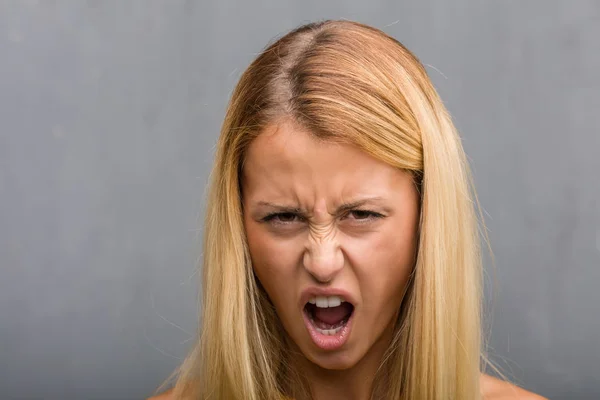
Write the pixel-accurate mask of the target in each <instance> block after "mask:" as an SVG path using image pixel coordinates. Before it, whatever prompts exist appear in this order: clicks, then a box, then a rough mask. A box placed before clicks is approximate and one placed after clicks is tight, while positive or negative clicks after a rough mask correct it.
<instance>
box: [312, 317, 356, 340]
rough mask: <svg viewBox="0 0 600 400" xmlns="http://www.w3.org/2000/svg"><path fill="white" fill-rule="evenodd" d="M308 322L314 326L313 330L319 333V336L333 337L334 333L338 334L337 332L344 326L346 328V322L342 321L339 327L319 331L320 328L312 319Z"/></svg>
mask: <svg viewBox="0 0 600 400" xmlns="http://www.w3.org/2000/svg"><path fill="white" fill-rule="evenodd" d="M310 322H312V325H313V326H314V328H315V330H316V331H317V332H319V333H320V334H321V335H327V336H333V335H335V334H336V333H338V332H339V331H341V330H342V328H343V327H344V326H346V322H347V321H344V322H343V323H342V324H341V325H340V326H338V327H336V328H332V329H321V328H319V327H318V326H317V324H316V323H315V320H314V319H313V318H312V317H311V318H310Z"/></svg>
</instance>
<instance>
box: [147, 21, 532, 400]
mask: <svg viewBox="0 0 600 400" xmlns="http://www.w3.org/2000/svg"><path fill="white" fill-rule="evenodd" d="M211 179H212V181H211V187H210V195H209V199H208V210H207V216H206V222H205V224H206V225H205V230H204V237H205V243H204V269H203V291H202V294H203V302H202V327H201V333H200V338H199V342H198V345H197V346H196V347H195V349H194V350H193V351H192V352H191V353H190V355H189V357H188V358H187V360H186V361H185V362H184V364H183V365H182V366H181V368H180V371H179V374H178V379H177V383H176V385H175V388H174V390H172V391H169V392H167V393H166V394H163V395H162V396H158V397H156V399H161V398H163V399H164V398H169V399H188V398H189V399H209V398H210V399H253V400H259V399H260V400H262V399H269V400H270V399H273V400H274V399H283V398H288V399H297V400H301V399H319V400H320V399H461V400H464V399H477V398H481V395H482V394H483V397H484V398H489V399H504V398H506V399H508V398H520V399H525V398H527V399H529V398H540V397H538V396H535V395H533V394H531V393H529V392H526V391H524V390H522V389H519V388H517V387H515V386H511V385H509V384H507V383H504V382H501V381H499V380H496V379H494V378H491V377H488V376H486V375H482V374H481V372H480V371H481V360H482V353H481V349H482V344H481V324H480V303H481V260H480V253H479V245H478V244H479V237H478V231H477V220H476V215H475V212H474V206H473V205H474V203H475V202H476V197H475V195H474V192H472V191H471V185H470V182H471V181H470V179H471V178H470V173H469V168H468V164H467V161H466V159H465V155H464V153H463V149H462V147H461V143H460V138H459V136H458V135H457V133H456V131H455V128H454V127H453V125H452V122H451V120H450V117H449V115H448V113H447V111H446V109H445V108H444V106H443V105H442V102H441V100H440V99H439V97H438V95H437V93H436V91H435V89H434V88H433V86H432V84H431V82H430V80H429V79H428V76H427V74H426V72H425V70H424V68H423V66H422V65H421V64H420V62H419V61H418V60H417V58H416V57H415V56H414V55H413V54H411V53H410V52H409V51H408V50H407V49H406V48H405V47H404V46H402V45H401V44H400V43H399V42H397V41H396V40H394V39H393V38H391V37H389V36H387V35H385V34H384V33H383V32H381V31H379V30H376V29H374V28H371V27H368V26H365V25H362V24H358V23H354V22H348V21H325V22H320V23H313V24H308V25H304V26H302V27H300V28H298V29H296V30H294V31H293V32H291V33H289V34H287V35H286V36H284V37H282V38H281V39H280V40H278V41H277V42H276V43H274V44H272V45H271V46H269V47H268V48H267V49H266V50H265V51H264V52H262V53H261V54H260V55H259V56H258V58H257V59H256V60H255V61H254V62H253V63H252V64H251V65H250V66H249V67H248V69H247V70H246V71H245V72H244V74H243V75H242V77H241V79H240V82H239V83H238V85H237V87H236V89H235V91H234V93H233V97H232V99H231V103H230V105H229V108H228V110H227V115H226V117H225V121H224V124H223V128H222V132H221V137H220V140H219V144H218V149H217V154H216V161H215V167H214V170H213V172H212V176H211Z"/></svg>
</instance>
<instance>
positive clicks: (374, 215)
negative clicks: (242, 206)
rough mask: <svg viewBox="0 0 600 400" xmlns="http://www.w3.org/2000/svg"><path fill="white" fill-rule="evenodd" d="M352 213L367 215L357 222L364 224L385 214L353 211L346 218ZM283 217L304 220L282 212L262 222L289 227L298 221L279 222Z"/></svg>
mask: <svg viewBox="0 0 600 400" xmlns="http://www.w3.org/2000/svg"><path fill="white" fill-rule="evenodd" d="M352 213H362V214H366V215H367V217H366V218H360V219H357V220H356V221H358V222H359V223H363V222H366V221H371V220H374V219H380V218H383V214H380V213H378V212H375V211H370V210H351V211H348V212H347V213H346V216H347V215H349V214H352ZM281 216H288V217H292V216H293V217H298V218H302V217H300V216H299V215H298V214H296V213H293V212H280V213H272V214H269V215H267V216H266V217H264V218H263V219H262V220H263V221H264V222H272V223H275V224H278V225H288V224H293V223H295V222H297V221H277V218H278V217H281Z"/></svg>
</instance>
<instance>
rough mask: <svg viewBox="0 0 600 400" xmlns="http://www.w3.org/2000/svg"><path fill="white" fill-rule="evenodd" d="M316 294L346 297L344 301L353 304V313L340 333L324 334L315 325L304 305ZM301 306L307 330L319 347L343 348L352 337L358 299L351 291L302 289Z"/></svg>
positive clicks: (327, 348)
mask: <svg viewBox="0 0 600 400" xmlns="http://www.w3.org/2000/svg"><path fill="white" fill-rule="evenodd" d="M316 296H340V297H342V298H343V299H344V301H346V302H348V303H350V304H352V306H353V307H354V311H353V312H352V315H351V316H350V318H348V321H347V322H346V325H345V326H344V327H343V328H342V329H341V331H340V332H339V333H337V334H335V335H324V334H322V333H320V332H318V331H317V330H316V329H315V327H314V326H313V324H312V322H311V321H310V319H309V317H308V315H307V314H306V312H305V311H304V307H305V306H306V303H308V301H309V300H310V299H311V298H312V297H316ZM299 306H300V312H301V313H302V318H303V320H304V325H305V327H306V330H307V332H308V334H309V336H310V338H311V339H312V341H313V343H314V344H315V345H316V346H317V347H318V348H320V349H321V350H325V351H333V350H337V349H339V348H341V347H342V346H343V345H344V344H345V343H346V342H347V341H348V338H349V337H350V332H351V331H352V322H353V320H354V316H355V314H356V299H355V298H354V296H352V295H351V294H350V292H348V291H347V290H344V289H341V288H319V287H309V288H306V289H305V290H303V291H302V293H301V295H300V304H299Z"/></svg>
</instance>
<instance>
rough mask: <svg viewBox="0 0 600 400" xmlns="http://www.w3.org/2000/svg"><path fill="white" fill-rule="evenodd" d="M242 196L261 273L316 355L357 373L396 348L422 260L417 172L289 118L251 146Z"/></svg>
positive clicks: (283, 315) (326, 364) (288, 326)
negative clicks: (376, 355)
mask: <svg viewBox="0 0 600 400" xmlns="http://www.w3.org/2000/svg"><path fill="white" fill-rule="evenodd" d="M242 192H243V206H244V224H245V229H246V234H247V237H248V244H249V248H250V254H251V258H252V264H253V268H254V271H255V273H256V275H257V277H258V279H259V280H260V282H261V284H262V286H263V287H264V289H265V290H266V292H267V294H268V296H269V298H270V300H271V301H272V303H273V304H274V306H275V309H276V311H277V314H278V316H279V318H280V319H281V322H282V324H283V327H284V329H285V331H286V332H287V334H288V335H289V337H290V338H291V339H292V340H293V341H294V343H295V344H296V345H297V346H298V348H299V349H300V350H301V351H302V353H303V354H304V355H305V356H306V358H307V359H308V360H310V361H312V362H313V363H315V364H317V365H318V366H320V367H322V368H327V369H338V370H339V369H347V368H351V367H353V366H355V365H356V364H357V363H358V362H359V361H361V360H362V359H363V358H364V357H365V356H366V355H368V354H369V353H370V352H371V353H372V352H373V351H375V350H374V349H375V348H376V347H378V348H381V346H377V345H376V344H377V343H381V342H382V341H384V342H385V346H387V340H389V339H390V338H391V333H392V331H393V327H394V324H395V321H396V318H397V316H398V312H399V309H400V303H401V301H402V297H403V293H404V289H405V287H406V284H407V281H408V277H409V275H410V273H411V271H412V268H413V266H414V262H415V252H416V242H417V236H416V235H417V233H416V232H417V227H418V219H419V218H418V214H419V195H418V191H417V189H416V188H415V186H414V183H413V180H412V177H411V175H410V174H408V173H406V172H403V171H401V170H398V169H396V168H393V167H391V166H389V165H387V164H385V163H382V162H380V161H378V160H376V159H375V158H372V157H371V156H369V155H367V154H366V153H364V152H362V151H361V150H359V149H358V148H355V147H353V146H350V145H345V144H333V143H323V142H318V141H316V140H315V139H314V138H313V137H311V136H310V134H308V133H307V132H306V131H303V130H302V129H300V128H298V127H297V125H294V124H293V123H291V122H289V121H285V120H284V121H280V122H279V123H278V124H273V125H270V126H268V127H267V128H266V129H265V130H264V132H262V133H261V135H259V136H258V137H257V138H256V139H255V140H254V141H253V142H252V144H251V145H250V148H249V149H248V153H247V159H246V162H245V164H244V169H243V177H242Z"/></svg>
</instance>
